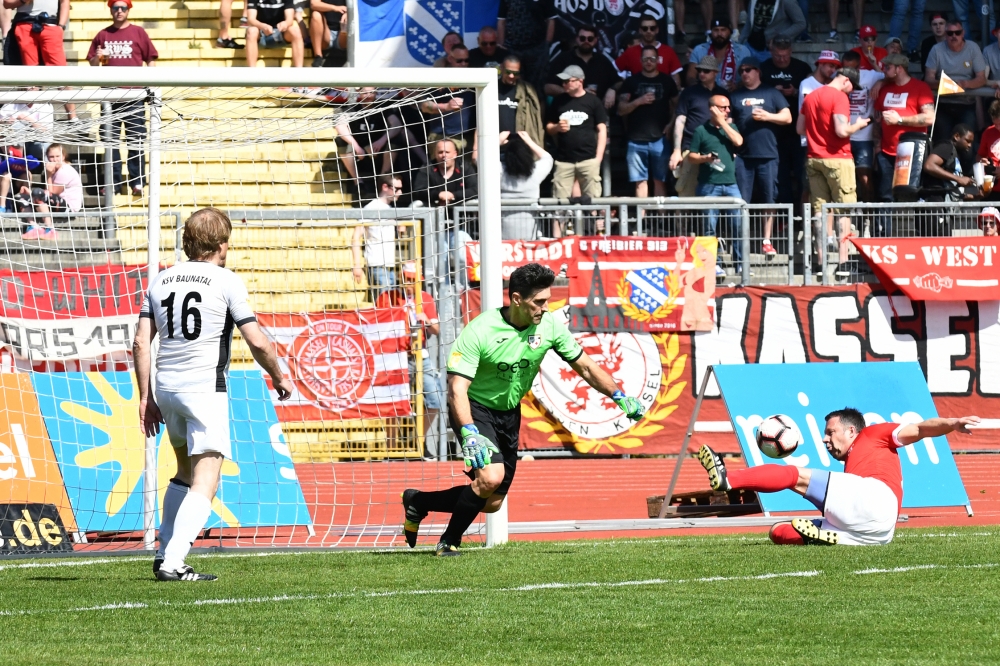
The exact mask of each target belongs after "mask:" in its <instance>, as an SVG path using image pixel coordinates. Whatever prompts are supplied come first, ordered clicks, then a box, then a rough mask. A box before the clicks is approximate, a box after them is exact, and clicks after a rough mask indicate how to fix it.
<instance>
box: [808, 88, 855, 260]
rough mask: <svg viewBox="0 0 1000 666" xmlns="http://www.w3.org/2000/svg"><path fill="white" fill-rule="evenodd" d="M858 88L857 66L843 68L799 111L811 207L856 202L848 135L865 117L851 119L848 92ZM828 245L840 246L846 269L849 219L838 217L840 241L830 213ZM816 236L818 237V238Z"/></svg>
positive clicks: (810, 97) (840, 254)
mask: <svg viewBox="0 0 1000 666" xmlns="http://www.w3.org/2000/svg"><path fill="white" fill-rule="evenodd" d="M856 87H857V88H860V87H861V82H860V81H859V80H858V70H856V69H849V68H845V69H843V70H842V71H841V73H840V74H837V75H836V76H835V77H834V78H833V80H832V81H830V83H828V84H826V85H825V86H821V87H820V88H817V89H816V90H814V91H813V92H811V93H810V94H809V96H808V97H806V99H805V102H804V103H803V104H802V111H801V113H800V115H799V120H798V126H797V127H796V129H797V131H798V132H799V133H800V134H802V135H804V136H805V137H806V145H807V152H806V176H807V177H808V178H809V191H810V195H811V201H812V207H813V210H814V211H817V212H818V211H819V210H820V207H821V206H822V205H823V204H824V203H827V202H831V203H855V202H856V201H857V200H858V197H857V183H856V181H855V177H854V159H853V157H852V156H851V141H850V139H851V135H852V134H854V133H856V132H857V131H858V130H860V129H862V128H863V127H866V126H867V125H868V123H869V119H868V118H860V119H859V120H858V121H857V122H855V123H851V122H850V117H851V104H850V100H849V98H848V95H850V94H851V91H852V90H853V89H854V88H856ZM824 226H825V227H826V236H827V245H828V246H830V245H833V246H836V247H837V248H838V249H839V259H840V261H839V266H838V268H837V273H838V275H840V274H843V272H844V271H846V270H847V266H846V263H847V237H848V234H849V233H850V230H851V222H850V220H849V219H848V218H846V217H842V218H840V221H839V227H840V228H839V242H838V241H837V238H835V237H834V236H833V216H832V215H831V216H830V217H829V219H828V220H827V221H826V224H825V225H824ZM817 240H818V239H817Z"/></svg>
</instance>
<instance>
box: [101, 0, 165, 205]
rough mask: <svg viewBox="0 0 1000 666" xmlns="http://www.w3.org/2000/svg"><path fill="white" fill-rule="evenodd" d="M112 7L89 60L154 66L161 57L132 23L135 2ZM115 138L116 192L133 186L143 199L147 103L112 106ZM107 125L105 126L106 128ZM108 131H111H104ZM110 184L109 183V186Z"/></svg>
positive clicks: (111, 2) (117, 0)
mask: <svg viewBox="0 0 1000 666" xmlns="http://www.w3.org/2000/svg"><path fill="white" fill-rule="evenodd" d="M108 7H110V8H111V25H109V26H108V27H107V28H104V29H103V30H101V31H100V32H98V33H97V35H96V36H95V37H94V39H93V40H92V41H91V42H90V50H89V51H88V52H87V60H88V61H89V62H90V65H91V67H102V66H103V67H142V66H143V65H146V66H148V67H154V66H155V65H156V59H157V58H158V57H159V54H158V53H157V52H156V47H155V46H153V42H152V41H151V40H150V39H149V35H148V34H147V33H146V31H145V30H143V29H142V28H141V27H139V26H137V25H133V24H132V23H129V20H128V13H129V10H130V9H132V0H108ZM111 116H112V118H114V121H113V122H112V123H111V136H110V137H107V139H106V140H107V141H109V142H110V143H111V144H113V145H115V148H113V149H112V156H111V161H112V168H113V170H114V182H113V183H111V186H112V189H113V190H114V191H115V192H118V191H121V192H122V193H123V194H125V193H126V192H127V191H128V190H127V187H128V186H131V188H132V196H135V197H141V196H142V188H143V184H144V182H145V178H144V166H145V165H144V162H143V156H142V148H141V146H142V144H143V143H144V142H145V140H146V106H145V102H144V101H143V100H141V99H140V100H135V101H132V102H114V103H112V104H111ZM121 124H124V125H125V145H126V146H128V183H125V182H124V181H123V180H122V156H121V151H120V150H118V147H117V144H118V141H117V140H116V139H117V136H118V128H120V127H121ZM104 126H105V125H102V127H104ZM104 131H107V130H104ZM107 186H108V183H105V187H107Z"/></svg>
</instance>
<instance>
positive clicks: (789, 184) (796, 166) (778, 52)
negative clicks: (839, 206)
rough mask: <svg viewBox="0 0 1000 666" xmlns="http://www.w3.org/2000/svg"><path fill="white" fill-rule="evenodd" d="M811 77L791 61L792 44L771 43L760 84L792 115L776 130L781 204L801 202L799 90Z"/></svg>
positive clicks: (779, 40) (785, 41)
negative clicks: (797, 127)
mask: <svg viewBox="0 0 1000 666" xmlns="http://www.w3.org/2000/svg"><path fill="white" fill-rule="evenodd" d="M811 76H812V68H810V67H809V65H808V64H807V63H805V62H803V61H801V60H799V59H798V58H793V57H792V42H791V40H789V39H786V38H784V37H776V38H774V39H772V40H771V57H770V58H769V59H767V60H765V61H764V62H762V63H761V64H760V80H761V83H763V84H764V85H770V86H773V87H774V89H775V90H777V91H778V92H780V93H781V94H782V95H783V96H784V98H785V101H786V102H788V108H789V110H790V111H791V112H792V122H791V124H789V125H786V126H784V127H776V128H775V136H777V137H778V201H780V202H781V203H799V202H801V201H802V174H804V173H805V168H806V167H805V152H804V151H803V150H802V145H801V143H800V142H799V135H798V134H796V133H795V121H796V120H797V119H798V117H799V86H800V85H802V82H803V81H805V80H806V79H807V78H810V77H811Z"/></svg>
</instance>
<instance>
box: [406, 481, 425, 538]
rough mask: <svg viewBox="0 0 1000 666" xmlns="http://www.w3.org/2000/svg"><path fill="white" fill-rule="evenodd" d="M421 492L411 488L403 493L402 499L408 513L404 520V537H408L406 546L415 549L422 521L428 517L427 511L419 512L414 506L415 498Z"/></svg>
mask: <svg viewBox="0 0 1000 666" xmlns="http://www.w3.org/2000/svg"><path fill="white" fill-rule="evenodd" d="M419 492H420V491H419V490H417V489H415V488H409V489H407V490H404V491H403V494H402V495H400V497H402V498H403V509H404V510H405V511H406V518H405V520H403V536H404V537H406V545H408V546H409V547H410V548H414V547H416V545H417V532H418V531H419V530H420V521H421V520H423V519H424V518H426V517H427V512H426V511H418V510H417V508H416V507H415V506H413V504H412V502H413V498H414V497H416V496H417V493H419Z"/></svg>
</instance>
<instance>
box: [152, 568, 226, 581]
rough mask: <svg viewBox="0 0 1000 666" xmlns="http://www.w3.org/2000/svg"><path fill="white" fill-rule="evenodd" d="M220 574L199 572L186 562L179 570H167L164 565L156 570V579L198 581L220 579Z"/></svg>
mask: <svg viewBox="0 0 1000 666" xmlns="http://www.w3.org/2000/svg"><path fill="white" fill-rule="evenodd" d="M218 579H219V577H218V576H213V575H212V574H203V573H197V572H196V571H195V570H194V569H192V568H191V567H190V566H189V565H187V564H185V565H184V566H183V567H181V568H180V569H178V570H177V571H166V570H165V569H163V568H162V567H161V568H160V569H159V570H158V571H157V572H156V580H160V581H163V582H185V583H190V582H196V581H206V582H207V581H213V580H218Z"/></svg>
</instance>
